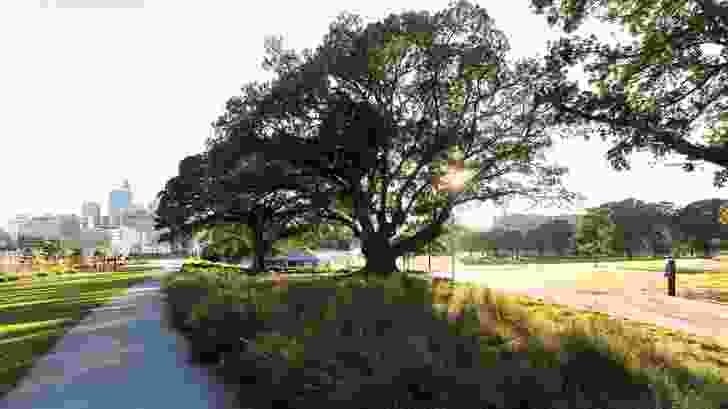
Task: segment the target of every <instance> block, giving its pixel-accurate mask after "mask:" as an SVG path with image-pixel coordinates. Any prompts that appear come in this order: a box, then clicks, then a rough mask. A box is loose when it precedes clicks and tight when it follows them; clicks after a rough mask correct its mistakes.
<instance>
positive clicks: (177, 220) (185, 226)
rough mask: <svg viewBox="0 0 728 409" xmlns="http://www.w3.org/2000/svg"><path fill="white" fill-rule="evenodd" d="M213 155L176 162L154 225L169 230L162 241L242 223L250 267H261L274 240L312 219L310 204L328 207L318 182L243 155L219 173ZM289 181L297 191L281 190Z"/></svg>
mask: <svg viewBox="0 0 728 409" xmlns="http://www.w3.org/2000/svg"><path fill="white" fill-rule="evenodd" d="M215 153H218V152H217V151H215V150H211V151H209V152H205V153H202V154H198V155H192V156H189V157H187V158H185V159H183V160H182V161H181V162H180V168H179V174H178V176H175V177H173V178H171V179H170V180H169V181H168V183H167V184H166V186H165V189H164V190H163V191H161V192H160V194H159V198H160V202H159V207H158V209H157V217H156V221H157V225H156V228H157V229H158V230H161V229H163V228H166V229H168V233H167V235H166V237H165V238H167V239H172V238H181V239H182V240H184V239H189V238H191V237H192V236H193V234H194V233H195V231H197V230H199V229H200V228H201V227H207V228H209V227H211V226H214V225H229V224H243V225H245V226H247V228H248V229H250V231H251V232H252V236H253V239H252V243H253V249H254V255H255V258H254V263H253V269H254V270H255V271H262V270H263V268H264V259H265V255H266V254H267V253H269V252H270V251H272V248H273V243H274V242H275V241H276V240H280V239H285V238H287V237H291V236H295V235H298V234H300V233H301V232H302V231H304V230H306V229H308V225H309V224H311V223H312V222H315V221H316V220H317V219H316V218H315V216H316V210H315V206H318V205H319V204H320V205H321V206H327V205H328V203H321V200H320V199H322V198H323V199H327V200H328V199H330V198H329V196H326V197H324V194H323V193H321V194H319V193H318V192H317V189H318V186H314V185H312V184H311V183H309V182H308V181H303V180H289V178H288V176H289V175H288V174H287V173H286V169H284V168H283V167H281V166H276V164H274V163H266V162H264V161H261V160H258V159H257V158H255V157H247V158H243V159H241V160H239V161H238V162H237V163H236V164H235V166H233V167H231V168H229V169H225V171H224V172H223V171H222V169H221V168H220V167H219V163H218V162H214V161H213V159H212V157H211V156H212V155H213V154H215ZM217 159H218V160H221V159H220V158H217ZM292 179H295V178H292ZM289 183H293V184H296V185H295V186H296V187H297V188H299V191H296V192H292V191H290V190H286V189H283V188H285V187H286V185H287V184H289ZM271 186H273V187H282V189H272V188H271ZM306 189H308V190H307V191H305V190H306ZM304 191H305V192H304ZM241 234H243V233H242V232H241Z"/></svg>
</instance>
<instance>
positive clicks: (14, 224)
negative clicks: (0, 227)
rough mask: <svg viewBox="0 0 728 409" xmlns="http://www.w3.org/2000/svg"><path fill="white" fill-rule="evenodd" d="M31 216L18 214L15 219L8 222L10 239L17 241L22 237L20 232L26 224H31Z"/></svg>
mask: <svg viewBox="0 0 728 409" xmlns="http://www.w3.org/2000/svg"><path fill="white" fill-rule="evenodd" d="M31 217H32V216H31V215H30V214H27V213H25V214H18V215H16V216H15V217H14V218H12V219H10V220H8V234H10V237H11V238H12V239H13V240H15V241H17V240H18V236H19V235H20V232H21V230H22V227H23V225H24V224H25V223H27V222H29V221H30V219H31Z"/></svg>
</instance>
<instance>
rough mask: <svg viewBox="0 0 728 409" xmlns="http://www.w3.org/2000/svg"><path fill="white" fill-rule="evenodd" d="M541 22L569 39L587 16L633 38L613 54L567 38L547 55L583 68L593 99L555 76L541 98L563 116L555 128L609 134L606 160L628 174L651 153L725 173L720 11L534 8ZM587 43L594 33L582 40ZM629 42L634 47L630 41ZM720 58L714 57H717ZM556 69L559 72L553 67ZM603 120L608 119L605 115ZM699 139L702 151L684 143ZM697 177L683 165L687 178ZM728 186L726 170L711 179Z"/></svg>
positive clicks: (696, 7) (555, 2)
mask: <svg viewBox="0 0 728 409" xmlns="http://www.w3.org/2000/svg"><path fill="white" fill-rule="evenodd" d="M531 4H532V6H534V8H536V10H537V12H538V13H542V12H544V11H546V10H548V13H549V16H548V20H549V22H550V23H552V24H560V25H562V26H563V28H564V30H565V31H566V32H567V33H572V32H574V31H575V30H576V29H577V28H578V27H580V26H581V24H582V23H583V21H585V20H587V19H588V17H596V18H597V19H599V20H601V21H603V22H608V23H610V24H614V25H617V26H621V28H624V29H625V30H626V31H627V32H629V33H632V34H634V35H637V37H635V38H634V39H632V38H625V39H624V40H623V41H620V42H619V43H618V44H616V45H611V44H610V45H608V44H605V43H606V42H605V41H599V40H600V39H598V38H597V36H598V34H597V35H594V34H592V35H591V36H590V37H589V38H585V37H582V36H570V37H569V38H563V39H562V40H561V41H559V42H558V44H556V45H555V46H554V48H553V49H552V50H551V51H552V52H551V54H550V57H548V58H549V59H550V61H551V62H552V63H553V65H552V67H553V68H554V69H555V70H561V69H562V68H564V67H565V66H573V65H575V64H577V63H578V62H586V61H588V63H587V64H586V65H585V69H586V72H587V75H589V77H590V82H591V84H592V87H593V90H592V92H581V90H580V89H579V87H578V86H577V85H576V84H575V83H573V82H571V81H567V80H566V79H565V78H564V77H561V78H560V79H559V80H557V81H556V83H554V84H552V85H551V86H550V87H549V91H547V92H546V94H549V95H550V96H553V97H554V98H553V99H551V98H549V97H547V99H550V100H552V101H553V102H554V103H555V104H556V105H558V106H559V108H567V109H568V112H566V110H563V111H564V113H563V115H560V118H559V122H560V124H562V125H567V124H568V125H569V128H570V129H574V128H575V125H579V127H580V128H582V129H585V130H587V132H584V133H583V134H584V135H585V137H586V138H588V137H589V134H593V133H599V134H601V135H602V137H603V138H606V136H607V133H610V134H613V135H614V146H613V149H611V150H610V154H609V157H610V161H611V162H612V165H613V167H614V168H615V169H617V170H621V169H629V165H628V163H627V160H626V157H625V156H626V155H628V154H630V153H631V152H633V151H634V150H641V149H642V148H649V149H650V150H651V151H652V152H653V153H654V155H655V156H656V157H658V158H659V157H663V156H664V155H666V154H667V153H678V154H680V155H684V157H685V159H686V161H687V163H689V162H691V161H696V160H704V161H706V162H710V163H713V164H716V165H718V166H719V167H721V168H726V167H728V161H727V160H726V159H725V158H726V157H727V155H726V149H728V144H726V142H728V133H727V129H728V128H727V127H726V122H725V115H724V114H725V111H726V109H725V108H726V107H725V104H724V103H723V101H722V100H720V98H718V97H717V96H718V95H720V94H721V92H722V87H723V86H722V78H724V77H725V75H726V72H727V68H726V67H728V66H727V65H726V64H725V53H723V52H722V50H720V48H722V44H720V41H717V40H716V39H719V38H724V37H726V35H727V33H728V31H726V27H725V25H724V22H723V19H724V18H725V15H726V14H727V10H728V9H727V8H726V6H725V5H724V4H718V2H714V1H702V0H677V1H673V0H609V1H607V0H599V1H597V2H592V1H590V0H531ZM586 34H590V33H588V32H587V33H586ZM633 40H635V41H633ZM714 51H719V52H714ZM557 67H559V68H557ZM605 112H609V114H603V113H605ZM696 130H702V131H703V139H704V141H705V143H704V144H697V145H696V144H694V143H693V142H691V141H690V140H689V139H688V138H687V137H686V135H690V134H694V133H695V131H696ZM692 169H693V168H691V167H690V166H686V167H685V170H686V171H692ZM726 180H728V170H726V169H719V170H717V171H716V172H715V174H714V185H715V186H718V187H720V186H722V185H723V184H725V182H726Z"/></svg>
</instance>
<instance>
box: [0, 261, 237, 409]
mask: <svg viewBox="0 0 728 409" xmlns="http://www.w3.org/2000/svg"><path fill="white" fill-rule="evenodd" d="M163 263H164V266H163V268H165V269H174V268H179V267H178V266H179V262H175V261H169V260H164V261H163ZM159 285H160V282H159V280H158V279H150V280H148V281H146V282H144V283H140V284H137V285H135V286H132V287H131V288H130V289H129V292H128V294H127V295H124V296H121V297H118V298H115V299H114V300H113V301H112V302H111V303H109V304H107V305H105V306H103V307H100V308H98V309H97V310H95V311H94V312H92V313H91V314H89V315H88V316H87V317H86V318H85V319H84V321H83V322H82V323H81V324H79V325H78V326H77V327H75V328H74V329H72V330H71V331H69V332H68V333H67V334H66V335H65V336H64V337H63V338H62V339H61V340H60V341H59V342H58V344H56V346H55V347H54V348H53V349H52V350H51V352H50V353H49V354H48V355H46V356H45V357H43V358H42V359H41V360H40V361H39V362H37V364H36V366H35V367H33V369H32V370H31V371H30V373H29V374H28V376H27V377H26V378H24V379H23V380H22V381H21V384H20V385H19V386H18V387H17V388H16V389H15V390H13V391H11V392H10V393H9V394H8V395H7V396H6V398H5V399H4V400H2V401H0V408H1V409H31V408H32V409H101V408H103V409H159V408H175V409H202V408H225V407H228V405H229V404H230V403H231V402H232V394H231V393H228V392H226V391H225V389H224V388H223V387H222V386H221V384H219V383H217V382H215V381H214V378H213V377H212V375H211V374H209V373H208V372H207V370H206V369H204V368H200V367H196V366H193V365H191V364H189V363H188V362H187V360H188V357H189V355H188V348H189V346H188V344H187V341H186V340H185V339H184V338H183V337H182V336H180V335H178V334H177V333H176V332H175V331H174V330H172V329H171V328H169V327H168V326H167V325H166V324H165V322H164V321H165V320H163V315H162V314H163V311H162V304H163V299H162V295H161V294H160V293H159Z"/></svg>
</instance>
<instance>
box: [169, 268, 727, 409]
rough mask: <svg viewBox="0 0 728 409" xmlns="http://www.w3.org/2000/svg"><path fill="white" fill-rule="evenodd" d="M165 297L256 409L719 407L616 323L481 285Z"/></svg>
mask: <svg viewBox="0 0 728 409" xmlns="http://www.w3.org/2000/svg"><path fill="white" fill-rule="evenodd" d="M163 288H164V291H165V292H166V293H167V294H168V298H167V299H168V301H169V306H170V309H169V310H170V313H171V317H172V321H173V323H174V325H175V326H176V327H178V328H180V329H183V330H184V331H185V334H186V335H187V336H188V337H189V338H190V339H191V341H192V346H193V350H194V353H195V355H196V358H198V360H199V361H200V362H204V363H208V364H216V365H218V366H219V368H220V371H221V373H222V374H223V375H224V376H225V379H227V380H228V382H230V383H232V384H235V385H236V386H237V387H238V388H240V394H241V398H242V399H244V400H245V402H246V404H247V405H248V406H251V407H254V406H253V405H259V406H260V407H263V406H265V405H269V404H270V403H271V401H273V400H274V399H279V400H283V401H285V404H287V405H289V407H310V405H313V404H319V403H320V404H323V403H324V402H341V403H342V404H343V403H346V405H347V407H395V406H397V405H399V406H400V407H412V408H419V407H422V408H425V407H434V406H432V405H437V406H436V407H442V408H445V407H458V408H461V407H464V408H469V407H473V408H475V407H478V408H483V407H487V408H545V407H548V408H585V409H588V408H595V409H596V408H600V409H601V408H658V407H674V408H706V409H707V408H717V407H718V406H717V398H715V396H714V395H715V392H714V391H711V387H713V386H714V385H720V384H721V379H720V376H719V375H718V374H716V373H715V372H712V371H710V370H707V369H706V370H704V371H702V372H700V371H695V370H692V369H688V368H687V367H685V366H684V365H682V363H681V362H679V361H677V360H675V359H674V357H673V355H671V354H670V352H669V351H668V350H667V349H663V348H661V347H658V346H656V345H648V344H645V342H644V338H643V337H641V336H640V334H634V333H629V332H628V331H627V330H626V329H624V328H622V327H620V326H619V325H618V324H617V323H615V322H610V321H608V320H597V319H592V320H588V321H579V320H571V321H570V322H569V323H568V324H563V323H561V322H558V321H556V320H551V319H549V317H547V316H544V315H536V314H534V313H532V312H529V311H528V310H527V309H526V308H523V307H522V305H521V304H519V302H518V301H517V300H515V299H512V298H511V297H507V296H503V295H501V294H496V293H494V292H492V291H490V290H489V289H487V288H480V287H474V286H453V285H451V284H444V283H438V284H437V285H435V286H434V288H431V287H430V284H429V282H427V281H425V280H418V279H411V278H407V277H405V276H403V275H399V274H394V275H392V276H391V277H389V278H388V279H374V278H371V279H369V280H364V279H362V278H360V277H352V278H347V279H338V280H335V279H327V278H319V279H316V280H308V281H304V280H300V281H295V280H294V281H292V280H289V281H288V282H286V283H276V282H270V281H269V282H262V281H258V280H253V279H250V278H244V277H231V278H221V277H218V276H216V275H214V274H205V273H186V274H181V275H178V276H177V277H174V278H170V279H168V280H166V281H165V283H164V285H163ZM265 385H268V386H267V387H266V386H265ZM284 385H285V386H284ZM261 392H263V393H261ZM711 393H712V394H711ZM254 396H255V397H254ZM279 403H282V402H279ZM352 405H354V406H352Z"/></svg>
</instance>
